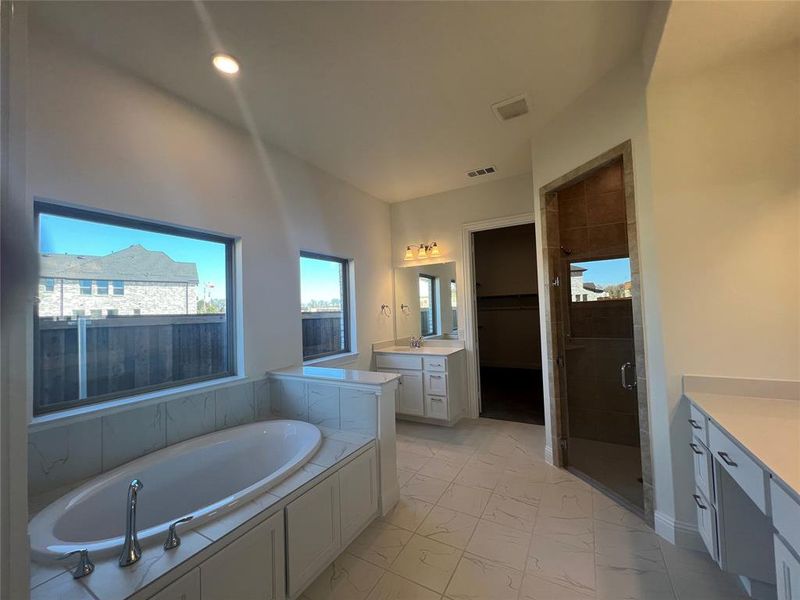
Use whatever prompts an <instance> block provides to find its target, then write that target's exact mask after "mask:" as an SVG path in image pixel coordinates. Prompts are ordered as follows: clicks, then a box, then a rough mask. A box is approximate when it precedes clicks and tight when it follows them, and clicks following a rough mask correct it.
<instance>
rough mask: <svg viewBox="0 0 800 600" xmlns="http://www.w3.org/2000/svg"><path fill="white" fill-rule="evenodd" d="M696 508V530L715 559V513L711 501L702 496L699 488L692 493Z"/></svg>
mask: <svg viewBox="0 0 800 600" xmlns="http://www.w3.org/2000/svg"><path fill="white" fill-rule="evenodd" d="M692 497H693V498H694V502H695V507H696V510H697V530H698V532H699V533H700V537H701V538H702V539H703V543H704V544H705V545H706V549H707V550H708V553H709V554H710V555H711V558H713V559H714V560H715V561H716V560H717V558H718V554H717V541H718V540H717V515H716V513H715V511H714V507H713V506H712V505H711V502H709V501H708V500H706V499H705V498H704V497H703V494H702V493H701V492H700V490H699V489H696V490H695V493H694V494H693V495H692Z"/></svg>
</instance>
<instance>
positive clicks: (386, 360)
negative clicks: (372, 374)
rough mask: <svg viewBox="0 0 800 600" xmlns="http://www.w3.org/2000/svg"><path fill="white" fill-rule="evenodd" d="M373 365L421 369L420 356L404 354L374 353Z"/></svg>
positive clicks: (383, 367)
mask: <svg viewBox="0 0 800 600" xmlns="http://www.w3.org/2000/svg"><path fill="white" fill-rule="evenodd" d="M375 366H376V367H378V368H379V369H409V370H415V371H421V370H422V357H421V356H408V355H406V354H376V355H375Z"/></svg>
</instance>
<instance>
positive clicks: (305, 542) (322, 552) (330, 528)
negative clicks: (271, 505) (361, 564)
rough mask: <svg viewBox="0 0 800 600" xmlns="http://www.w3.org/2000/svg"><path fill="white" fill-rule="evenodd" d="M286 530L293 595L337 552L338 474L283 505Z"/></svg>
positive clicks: (303, 587) (339, 524)
mask: <svg viewBox="0 0 800 600" xmlns="http://www.w3.org/2000/svg"><path fill="white" fill-rule="evenodd" d="M286 531H287V536H286V560H287V567H288V568H287V575H288V578H289V581H288V590H289V596H290V597H291V598H294V597H296V596H297V595H298V594H299V593H300V592H302V591H303V589H305V587H306V586H307V585H308V584H309V583H311V581H312V580H313V578H314V577H316V576H317V575H318V574H319V572H320V571H322V569H324V568H325V567H326V566H328V564H330V562H331V561H333V559H334V558H336V556H337V555H338V554H339V550H340V547H341V521H340V508H339V474H338V473H334V474H333V475H331V476H330V477H328V478H327V479H324V480H322V481H321V482H320V483H318V484H317V485H316V486H314V487H313V488H311V489H310V490H309V491H307V492H306V493H305V494H303V495H302V496H300V497H299V498H298V499H297V500H294V501H293V502H292V503H290V504H289V505H288V506H287V507H286ZM204 600H205V599H204Z"/></svg>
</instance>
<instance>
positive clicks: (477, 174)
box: [467, 167, 497, 177]
mask: <svg viewBox="0 0 800 600" xmlns="http://www.w3.org/2000/svg"><path fill="white" fill-rule="evenodd" d="M496 172H497V169H495V168H494V167H483V168H482V169H475V170H473V171H467V177H483V176H484V175H491V174H492V173H496Z"/></svg>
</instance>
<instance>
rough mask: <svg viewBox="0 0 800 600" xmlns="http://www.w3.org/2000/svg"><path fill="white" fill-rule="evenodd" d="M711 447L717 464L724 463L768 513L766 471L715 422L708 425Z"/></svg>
mask: <svg viewBox="0 0 800 600" xmlns="http://www.w3.org/2000/svg"><path fill="white" fill-rule="evenodd" d="M708 438H709V442H710V444H709V449H710V450H711V453H712V455H713V456H714V458H716V459H717V464H719V465H722V468H723V469H725V470H726V471H727V472H728V473H729V474H730V476H731V477H733V479H734V481H736V483H738V484H739V487H741V488H742V489H743V490H744V492H745V493H746V494H747V495H748V496H749V497H750V499H751V500H752V501H753V502H755V504H756V506H757V507H758V508H759V510H760V511H761V512H763V513H764V514H766V513H767V494H766V482H765V479H764V471H762V470H761V467H759V466H758V465H757V464H756V462H755V461H754V460H753V459H751V458H750V457H749V456H747V454H745V453H744V451H743V450H742V449H741V448H739V446H737V445H736V444H735V443H734V442H733V441H732V440H731V439H730V438H728V436H727V435H725V434H724V433H723V432H722V431H721V430H720V429H719V428H718V427H717V426H716V425H714V423H710V424H709V426H708Z"/></svg>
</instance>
